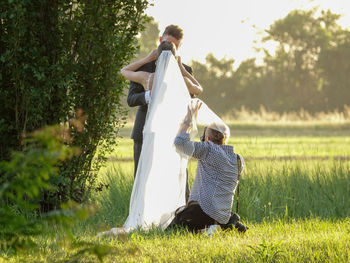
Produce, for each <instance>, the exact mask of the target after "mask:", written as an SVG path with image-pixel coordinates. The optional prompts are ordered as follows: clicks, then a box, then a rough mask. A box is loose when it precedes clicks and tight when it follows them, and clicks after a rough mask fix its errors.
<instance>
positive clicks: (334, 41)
mask: <svg viewBox="0 0 350 263" xmlns="http://www.w3.org/2000/svg"><path fill="white" fill-rule="evenodd" d="M315 12H316V10H311V11H302V10H294V11H292V12H290V13H289V14H288V15H287V16H286V17H285V18H283V19H280V20H276V21H275V22H274V23H273V24H272V25H271V26H270V28H269V29H268V30H266V33H267V36H266V37H264V39H263V41H271V40H273V41H276V42H277V43H278V46H277V49H276V51H275V54H271V53H269V51H268V50H263V51H264V54H265V55H264V58H263V63H262V65H257V63H256V60H255V59H254V58H252V59H247V60H245V61H243V62H242V63H241V64H240V66H239V67H238V68H237V69H234V68H233V63H234V59H221V60H219V59H217V58H215V57H214V56H213V55H212V54H209V55H208V56H207V57H206V63H204V64H202V63H200V62H197V61H192V67H193V71H194V73H195V76H196V78H197V79H198V80H199V82H200V83H201V84H202V85H203V87H204V92H203V94H202V96H201V98H203V99H204V100H205V101H207V102H208V104H209V105H210V106H211V107H212V108H213V109H215V110H216V111H217V112H219V113H227V112H230V111H233V110H235V109H237V108H241V107H242V106H245V107H246V108H248V109H251V110H258V109H259V107H260V105H263V106H264V107H265V108H266V109H267V110H272V111H277V112H285V111H297V110H300V109H305V110H307V111H310V112H317V111H332V110H334V109H338V110H342V109H343V107H344V105H349V104H350V78H349V72H350V32H349V31H348V30H345V29H343V28H341V27H340V26H339V25H338V24H337V20H338V19H339V17H340V16H339V15H337V14H333V13H331V12H330V11H322V12H321V14H320V15H319V16H318V17H316V16H315Z"/></svg>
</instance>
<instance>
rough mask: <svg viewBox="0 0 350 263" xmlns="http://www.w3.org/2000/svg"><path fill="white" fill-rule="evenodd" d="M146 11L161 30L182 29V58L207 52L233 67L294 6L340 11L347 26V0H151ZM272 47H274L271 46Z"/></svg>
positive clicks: (202, 57) (253, 54)
mask: <svg viewBox="0 0 350 263" xmlns="http://www.w3.org/2000/svg"><path fill="white" fill-rule="evenodd" d="M151 3H153V4H154V6H151V7H149V8H148V10H147V11H146V13H147V14H148V15H151V16H153V17H154V19H155V21H156V22H158V24H159V29H160V31H161V32H163V30H164V28H165V27H166V26H167V25H169V24H176V25H179V26H180V27H181V28H182V29H183V30H184V39H183V41H182V46H181V48H180V49H179V54H180V55H181V57H182V61H184V62H188V61H190V60H191V59H195V60H198V61H201V62H204V61H205V56H206V55H207V54H208V53H210V52H211V53H213V54H214V56H215V57H217V58H223V57H225V56H226V57H227V58H234V59H235V60H236V63H235V66H238V65H239V63H240V62H241V61H242V60H244V59H247V58H251V57H258V58H259V54H257V53H256V51H254V49H253V47H254V46H258V45H257V44H256V43H254V42H256V41H259V40H260V39H261V35H262V32H263V31H264V30H265V29H267V28H269V26H270V25H271V24H272V23H273V21H275V20H276V19H280V18H283V17H285V16H286V15H287V14H288V13H289V12H290V11H291V10H294V9H297V8H298V9H310V8H311V7H315V6H318V5H319V6H320V7H321V8H322V9H330V10H331V11H332V12H333V13H337V14H342V15H343V17H342V18H341V19H340V20H339V24H340V25H342V26H343V27H346V28H348V29H350V0H265V1H262V0H240V1H238V0H216V1H213V0H176V1H174V0H157V1H155V0H153V1H152V0H151ZM268 48H270V49H271V50H272V49H273V46H272V45H270V47H268Z"/></svg>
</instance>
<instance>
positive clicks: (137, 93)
mask: <svg viewBox="0 0 350 263" xmlns="http://www.w3.org/2000/svg"><path fill="white" fill-rule="evenodd" d="M183 65H184V67H185V69H186V70H187V71H188V72H189V73H190V74H192V68H191V67H189V66H187V65H185V64H183ZM136 71H146V72H150V73H153V72H155V71H156V64H155V61H151V62H149V63H147V64H145V65H143V66H142V67H140V68H139V69H138V70H136ZM127 101H128V105H129V106H130V107H135V106H139V108H138V110H137V113H136V118H135V123H134V128H133V130H132V133H131V138H132V139H134V140H135V141H142V131H143V126H144V125H145V121H146V115H147V109H148V104H147V103H146V100H145V90H144V88H143V86H142V85H141V84H139V83H136V82H132V81H130V88H129V93H128V98H127Z"/></svg>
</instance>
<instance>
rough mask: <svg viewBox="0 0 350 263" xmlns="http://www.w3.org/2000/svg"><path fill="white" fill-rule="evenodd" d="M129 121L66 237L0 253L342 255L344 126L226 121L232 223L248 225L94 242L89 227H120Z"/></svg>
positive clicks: (349, 151)
mask: <svg viewBox="0 0 350 263" xmlns="http://www.w3.org/2000/svg"><path fill="white" fill-rule="evenodd" d="M131 127H132V126H131V124H127V125H126V127H124V128H123V129H122V130H121V133H120V135H121V136H122V138H119V139H118V145H117V146H116V148H115V151H114V152H113V153H112V154H111V155H110V157H109V159H108V162H107V165H106V166H105V167H104V168H102V169H101V171H100V172H99V177H98V180H99V183H101V184H102V185H104V187H102V190H101V191H99V192H96V193H94V194H93V196H92V197H91V200H90V203H91V204H92V205H93V206H94V207H95V208H96V212H95V214H93V215H92V216H91V217H90V218H89V219H87V220H86V221H84V222H80V223H78V224H77V225H75V226H74V227H73V230H72V238H71V239H68V240H66V239H65V238H63V236H60V235H58V236H57V235H54V236H53V235H49V234H48V235H47V236H44V237H43V236H41V237H38V238H37V241H38V242H39V243H40V247H41V248H40V250H39V251H35V250H33V252H31V253H28V252H27V253H25V254H21V253H19V254H18V255H16V256H10V255H7V254H6V253H3V254H2V255H1V256H2V257H1V258H0V260H1V259H2V260H4V261H7V262H99V259H98V258H97V257H95V256H93V255H92V256H91V255H90V254H89V253H88V252H89V251H88V249H86V250H85V251H84V250H83V251H82V250H78V249H77V248H74V242H76V243H80V244H83V243H84V242H85V243H87V244H88V243H93V244H99V245H102V246H103V248H104V249H105V250H104V251H105V256H104V258H103V260H104V262H349V261H350V201H349V200H350V123H348V122H345V123H277V124H276V123H260V124H259V123H242V122H240V123H233V124H231V125H230V128H231V135H232V136H231V138H230V141H229V144H231V145H234V147H235V151H236V152H237V153H240V154H242V156H243V157H244V158H245V165H246V167H245V171H244V173H243V174H242V177H241V181H240V195H239V214H240V216H241V221H242V223H243V224H245V225H247V226H249V230H248V231H247V232H246V233H245V234H244V235H241V234H239V233H237V232H236V231H230V232H223V231H218V232H216V233H215V234H214V235H213V236H211V237H208V236H207V235H206V234H191V233H188V232H186V231H181V230H180V231H173V232H163V231H160V230H158V229H154V230H152V231H150V232H148V233H145V232H142V231H136V232H134V233H132V234H130V235H129V236H127V237H120V238H114V239H110V238H103V239H97V238H96V237H95V235H96V234H97V233H98V232H99V231H103V230H107V229H109V228H111V227H115V226H121V225H122V224H123V222H124V221H125V219H126V217H127V215H128V207H129V199H130V193H131V190H132V183H133V161H132V140H131V139H129V135H130V132H131ZM195 169H196V162H195V161H190V163H189V175H190V183H192V182H193V178H194V175H195ZM106 185H107V187H106ZM235 204H236V203H235ZM234 209H235V207H234ZM62 243H63V245H62ZM72 244H73V246H72ZM90 252H91V251H90Z"/></svg>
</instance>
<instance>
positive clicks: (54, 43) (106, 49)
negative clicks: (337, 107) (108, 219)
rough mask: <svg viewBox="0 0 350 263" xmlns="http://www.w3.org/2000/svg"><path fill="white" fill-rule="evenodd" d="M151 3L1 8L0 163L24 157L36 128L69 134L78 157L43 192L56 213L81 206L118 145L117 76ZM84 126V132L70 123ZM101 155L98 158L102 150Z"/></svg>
mask: <svg viewBox="0 0 350 263" xmlns="http://www.w3.org/2000/svg"><path fill="white" fill-rule="evenodd" d="M147 5H148V3H147V1H145V0H132V1H131V0H116V1H107V0H106V1H98V0H91V1H57V0H54V1H47V0H43V1H27V0H17V1H8V0H1V1H0V18H1V23H0V54H1V55H0V67H1V68H0V71H1V76H0V86H1V90H0V105H1V108H0V145H1V148H0V158H1V159H7V160H8V159H9V157H10V153H11V151H13V150H17V151H20V150H23V149H24V148H25V144H23V142H22V138H23V137H25V135H26V134H27V133H30V132H32V131H33V130H36V129H37V128H39V127H42V126H46V125H51V124H61V125H67V126H71V128H72V129H71V134H70V137H71V141H70V142H69V143H68V144H70V145H73V146H74V145H78V146H79V147H80V149H81V154H80V155H79V156H77V157H73V158H72V159H70V160H68V161H66V162H64V164H63V165H61V167H60V172H59V174H60V176H58V177H52V182H51V183H52V184H54V185H55V186H56V191H55V192H52V191H50V192H45V193H44V194H43V197H42V205H43V207H46V208H47V209H51V208H53V207H54V206H56V205H57V204H59V203H61V202H64V201H66V200H68V199H69V198H71V199H73V200H75V201H82V200H83V199H84V198H85V197H86V193H87V192H88V191H89V189H91V187H93V184H94V180H95V175H96V171H97V170H98V168H99V167H100V165H101V164H102V163H103V161H104V159H105V156H106V153H107V152H108V151H109V150H110V149H111V146H112V145H113V144H114V143H115V137H116V134H117V131H118V127H120V125H121V124H122V123H123V118H125V117H124V116H125V112H124V110H123V108H122V107H121V102H120V96H121V94H122V92H123V88H124V87H125V82H124V80H123V78H122V77H121V75H120V73H119V71H120V69H121V67H122V66H123V65H124V64H125V63H126V62H127V61H129V60H130V59H131V58H132V56H133V54H134V52H135V50H136V36H137V34H138V32H139V31H140V30H142V24H143V23H144V19H145V15H144V10H145V9H146V7H147ZM72 118H79V119H81V120H83V122H84V127H83V128H82V130H81V131H80V132H78V130H77V128H75V127H72V123H70V122H69V120H70V119H72ZM99 146H101V147H100V148H99V151H98V152H97V148H98V147H99Z"/></svg>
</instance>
